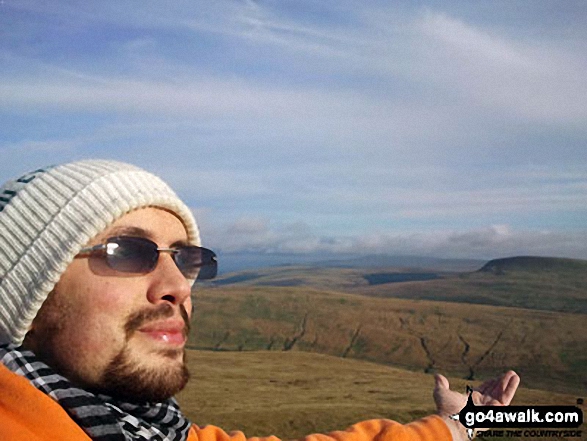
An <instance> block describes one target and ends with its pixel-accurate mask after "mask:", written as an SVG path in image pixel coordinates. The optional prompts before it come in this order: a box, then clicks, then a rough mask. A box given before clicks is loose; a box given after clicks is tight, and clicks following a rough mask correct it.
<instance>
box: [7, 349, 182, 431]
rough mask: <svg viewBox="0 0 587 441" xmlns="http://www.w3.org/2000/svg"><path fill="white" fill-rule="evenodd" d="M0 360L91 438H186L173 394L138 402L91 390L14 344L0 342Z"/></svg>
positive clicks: (180, 414)
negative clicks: (49, 399) (81, 386)
mask: <svg viewBox="0 0 587 441" xmlns="http://www.w3.org/2000/svg"><path fill="white" fill-rule="evenodd" d="M0 363H2V364H4V365H5V366H6V367H7V368H8V369H9V370H11V371H12V372H14V373H16V374H18V375H21V376H23V377H25V378H26V379H28V380H29V381H30V382H31V384H32V385H33V386H35V387H36V388H37V389H39V390H40V391H42V392H44V393H45V394H47V395H49V396H50V397H51V398H53V399H54V400H55V401H57V403H59V404H60V405H61V407H63V408H64V409H65V411H66V412H67V413H68V414H69V416H70V417H71V418H72V419H73V420H74V421H75V422H76V424H77V425H79V426H80V427H81V428H82V429H83V430H84V431H85V432H86V433H87V434H88V436H89V437H90V438H92V440H94V441H126V440H133V441H134V440H137V441H138V440H157V441H166V440H173V441H185V440H186V439H187V432H188V430H189V428H190V422H189V421H188V420H187V418H186V417H185V416H184V415H183V414H182V413H181V411H180V410H179V407H178V404H177V402H176V401H175V399H173V398H171V399H169V400H167V401H165V402H161V403H145V404H143V405H140V404H134V403H129V402H124V401H120V400H115V399H113V398H111V397H108V396H106V395H100V394H93V393H90V392H88V391H85V390H83V389H79V388H77V387H75V386H73V385H72V384H71V383H70V382H69V380H67V378H65V377H63V376H61V375H59V374H57V373H56V372H55V371H54V370H53V369H51V368H50V367H49V366H47V365H46V364H45V363H43V362H41V361H39V360H38V359H37V357H36V356H35V354H34V353H33V352H31V351H27V350H24V349H22V348H21V347H16V346H14V345H5V346H0Z"/></svg>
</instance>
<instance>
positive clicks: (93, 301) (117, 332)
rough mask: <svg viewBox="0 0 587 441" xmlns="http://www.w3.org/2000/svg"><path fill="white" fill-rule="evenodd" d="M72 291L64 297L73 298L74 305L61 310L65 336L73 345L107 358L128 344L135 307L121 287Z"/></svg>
mask: <svg viewBox="0 0 587 441" xmlns="http://www.w3.org/2000/svg"><path fill="white" fill-rule="evenodd" d="M119 285H120V284H119ZM70 288H71V290H70V291H69V292H63V294H64V296H63V297H70V300H71V301H70V302H65V305H62V307H60V308H59V309H60V311H62V317H61V321H62V323H63V326H62V327H61V330H62V336H63V337H64V338H65V339H67V340H68V342H69V344H70V345H71V346H73V347H75V348H76V350H78V351H81V350H84V351H86V352H87V353H88V354H89V355H91V354H99V355H106V354H105V352H108V348H113V347H114V348H118V347H119V346H120V344H122V343H124V332H123V329H124V324H125V318H126V317H127V316H128V314H129V313H130V311H131V306H130V305H129V304H128V301H127V300H128V297H125V295H124V292H120V287H119V286H118V287H116V289H115V287H114V285H113V284H110V283H107V282H106V283H95V284H93V285H92V286H87V285H86V286H83V287H78V288H77V289H75V287H74V286H71V287H70ZM65 326H67V329H66V328H65ZM72 349H73V348H72Z"/></svg>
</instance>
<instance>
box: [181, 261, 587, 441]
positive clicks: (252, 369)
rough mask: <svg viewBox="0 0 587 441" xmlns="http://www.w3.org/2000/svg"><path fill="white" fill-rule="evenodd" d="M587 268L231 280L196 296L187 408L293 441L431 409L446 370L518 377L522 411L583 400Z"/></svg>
mask: <svg viewBox="0 0 587 441" xmlns="http://www.w3.org/2000/svg"><path fill="white" fill-rule="evenodd" d="M586 270H587V261H581V260H570V259H553V258H534V257H517V258H509V259H500V260H494V261H490V262H487V263H486V264H485V265H483V266H481V267H480V268H479V269H477V270H474V271H446V270H442V269H438V268H414V267H407V268H406V267H381V268H340V267H317V266H312V267H303V266H287V267H275V268H266V269H263V270H254V271H243V272H237V273H230V274H226V275H223V276H221V277H220V278H219V279H218V280H217V281H216V282H214V283H209V284H207V285H203V286H198V287H197V290H196V292H195V293H194V294H195V304H196V312H195V317H194V327H193V329H192V332H191V335H190V341H189V347H190V348H191V349H196V351H193V352H190V353H191V356H190V358H191V359H192V360H193V364H194V367H193V372H194V378H195V379H194V382H193V383H192V384H195V385H196V386H195V387H196V388H197V389H194V390H192V392H190V389H188V390H186V391H185V392H184V393H183V394H182V395H181V399H182V400H187V402H188V403H189V405H188V409H191V411H192V412H194V420H195V421H196V422H198V423H204V422H209V423H214V424H219V425H221V426H222V427H225V428H242V429H246V430H248V431H249V432H251V433H250V434H254V435H261V434H268V433H275V434H277V435H280V436H282V437H286V438H289V437H293V436H300V435H302V434H305V433H309V432H313V431H325V430H333V429H337V428H339V429H340V428H343V427H345V426H347V425H348V424H350V423H352V422H353V421H356V420H357V419H361V418H371V417H378V416H385V417H390V418H393V419H397V420H398V421H403V422H407V421H410V420H412V419H414V418H417V417H418V416H422V415H424V414H427V413H430V412H432V410H433V402H432V400H431V398H430V394H431V390H432V385H433V381H432V375H431V374H432V373H434V372H441V373H443V374H445V375H447V376H449V377H450V378H451V381H453V382H456V384H458V385H461V386H463V387H464V384H465V382H468V383H475V382H476V381H480V380H482V379H484V378H488V377H490V376H493V375H497V374H499V373H501V372H503V371H504V370H507V369H514V370H516V371H517V372H518V373H519V374H520V376H521V377H522V386H523V389H522V391H521V392H520V394H518V397H517V400H518V403H520V404H537V403H539V402H540V403H550V404H554V402H553V401H556V403H557V404H575V400H576V399H577V398H580V397H585V392H586V391H587V375H586V373H587V334H586V333H585V332H584V327H585V318H586V314H587V284H586V283H585V282H587V271H586ZM323 387H324V389H323ZM208 389H209V391H208ZM205 391H206V392H205ZM208 397H213V398H208ZM230 397H232V398H230ZM225 400H228V401H225ZM520 400H524V401H520ZM528 400H529V401H528ZM570 401H572V402H570ZM220 403H224V404H222V405H221V404H220ZM202 418H204V420H203V419H202ZM510 439H511V438H510Z"/></svg>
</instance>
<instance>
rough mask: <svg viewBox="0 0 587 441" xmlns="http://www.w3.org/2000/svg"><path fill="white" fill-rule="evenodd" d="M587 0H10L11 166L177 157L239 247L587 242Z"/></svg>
mask: <svg viewBox="0 0 587 441" xmlns="http://www.w3.org/2000/svg"><path fill="white" fill-rule="evenodd" d="M586 22H587V4H585V2H583V1H572V0H571V1H565V2H554V1H540V0H529V1H511V0H510V1H484V2H456V1H453V2H451V1H443V2H425V1H421V2H418V1H398V2H386V1H376V0H367V1H346V0H337V1H330V0H326V1H306V0H291V1H288V0H281V1H236V0H235V1H226V0H218V1H214V2H204V1H194V0H192V1H182V0H177V1H173V2H161V1H156V2H155V1H144V0H141V1H135V0H127V1H123V2H121V1H112V0H104V1H100V2H82V1H59V2H46V1H41V0H36V1H26V0H4V1H2V2H0V127H1V130H0V154H1V157H2V161H1V162H0V181H2V182H3V181H5V180H8V179H11V178H14V177H16V176H18V175H20V174H22V173H23V172H25V171H28V170H32V169H35V168H37V167H40V166H43V165H47V164H52V163H60V162H65V161H70V160H75V159H81V158H90V157H99V158H112V159H118V160H122V161H128V162H132V163H135V164H137V165H140V166H142V167H144V168H146V169H148V170H150V171H153V172H154V173H156V174H159V175H161V176H162V177H163V178H164V179H165V180H167V181H168V182H169V183H170V184H171V185H172V187H174V188H175V189H176V191H177V192H178V193H179V194H180V196H181V197H182V198H184V199H185V200H186V202H187V203H188V205H189V206H190V207H191V208H192V209H193V210H194V213H195V214H196V216H197V218H198V220H199V223H200V225H201V229H202V235H203V238H204V241H205V243H206V244H207V245H209V246H210V247H214V248H216V249H218V250H219V251H221V252H229V251H242V250H247V249H253V250H258V251H268V252H318V251H320V252H334V253H338V252H345V253H346V252H354V253H378V252H385V253H389V254H419V255H429V256H436V257H471V258H481V259H489V258H494V257H505V256H509V255H519V254H534V255H553V256H566V257H577V258H587V224H586V219H587V154H586V147H587V142H586V141H587V80H586V76H585V72H587V28H586V27H585V23H586Z"/></svg>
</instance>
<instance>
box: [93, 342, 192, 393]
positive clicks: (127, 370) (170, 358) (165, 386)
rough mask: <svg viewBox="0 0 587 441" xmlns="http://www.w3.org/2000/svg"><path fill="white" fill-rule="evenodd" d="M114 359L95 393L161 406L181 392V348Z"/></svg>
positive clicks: (123, 354)
mask: <svg viewBox="0 0 587 441" xmlns="http://www.w3.org/2000/svg"><path fill="white" fill-rule="evenodd" d="M129 352H130V351H129V350H128V347H126V348H125V349H123V350H122V351H121V352H120V353H119V354H118V355H116V356H115V357H114V358H113V359H112V360H111V361H110V362H109V363H108V365H107V367H106V368H105V370H104V372H103V373H102V375H101V378H100V381H99V384H98V387H97V389H98V391H99V392H101V393H105V394H107V395H110V396H113V397H116V398H119V399H123V400H125V401H134V402H161V401H165V400H167V399H169V398H171V397H173V396H174V395H175V394H177V393H178V392H179V391H181V390H182V389H183V388H184V387H185V385H186V384H187V382H188V380H189V372H188V370H187V366H186V363H185V351H184V349H183V348H168V349H158V350H155V351H149V352H150V353H149V354H147V355H139V354H130V353H129Z"/></svg>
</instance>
